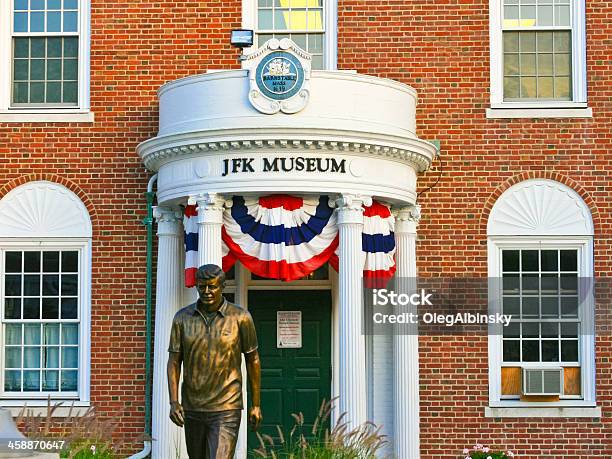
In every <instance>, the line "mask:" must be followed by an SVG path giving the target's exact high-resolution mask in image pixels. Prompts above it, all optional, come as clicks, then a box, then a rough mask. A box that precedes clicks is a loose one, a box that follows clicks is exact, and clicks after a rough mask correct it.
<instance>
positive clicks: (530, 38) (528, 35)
mask: <svg viewBox="0 0 612 459" xmlns="http://www.w3.org/2000/svg"><path fill="white" fill-rule="evenodd" d="M519 46H520V52H521V53H528V52H531V53H533V52H535V50H536V34H535V32H520V33H519Z"/></svg>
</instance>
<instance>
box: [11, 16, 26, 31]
mask: <svg viewBox="0 0 612 459" xmlns="http://www.w3.org/2000/svg"><path fill="white" fill-rule="evenodd" d="M13 21H14V22H13V27H14V31H15V32H27V31H28V13H15V17H14V19H13Z"/></svg>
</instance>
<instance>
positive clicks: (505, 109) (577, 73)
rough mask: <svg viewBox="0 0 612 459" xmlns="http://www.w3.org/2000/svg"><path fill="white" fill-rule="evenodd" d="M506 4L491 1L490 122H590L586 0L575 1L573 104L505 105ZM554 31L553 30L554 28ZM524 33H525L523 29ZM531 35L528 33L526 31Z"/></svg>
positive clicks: (488, 113)
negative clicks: (504, 28)
mask: <svg viewBox="0 0 612 459" xmlns="http://www.w3.org/2000/svg"><path fill="white" fill-rule="evenodd" d="M502 19H503V0H490V1H489V39H490V65H491V108H488V109H487V118H564V117H575V118H588V117H592V116H593V113H592V110H591V108H589V107H588V106H587V75H586V27H585V23H586V13H585V0H572V14H571V20H572V29H571V34H572V48H571V49H572V100H571V101H550V100H543V101H529V102H521V101H518V102H504V55H503V41H502V31H503V29H502ZM551 29H552V27H551ZM521 30H523V29H521ZM524 30H525V31H528V29H524Z"/></svg>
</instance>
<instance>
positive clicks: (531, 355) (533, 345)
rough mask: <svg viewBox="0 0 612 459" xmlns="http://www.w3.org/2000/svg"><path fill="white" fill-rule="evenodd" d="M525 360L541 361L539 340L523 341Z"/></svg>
mask: <svg viewBox="0 0 612 459" xmlns="http://www.w3.org/2000/svg"><path fill="white" fill-rule="evenodd" d="M522 345H523V346H522V347H523V362H539V361H540V342H539V341H536V340H534V341H523V342H522Z"/></svg>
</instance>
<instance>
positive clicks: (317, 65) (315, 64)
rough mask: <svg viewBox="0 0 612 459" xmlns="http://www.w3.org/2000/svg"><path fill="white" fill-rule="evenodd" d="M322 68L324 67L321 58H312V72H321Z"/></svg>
mask: <svg viewBox="0 0 612 459" xmlns="http://www.w3.org/2000/svg"><path fill="white" fill-rule="evenodd" d="M323 67H324V65H323V56H320V55H318V56H317V55H315V56H312V68H313V69H314V70H322V69H323Z"/></svg>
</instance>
